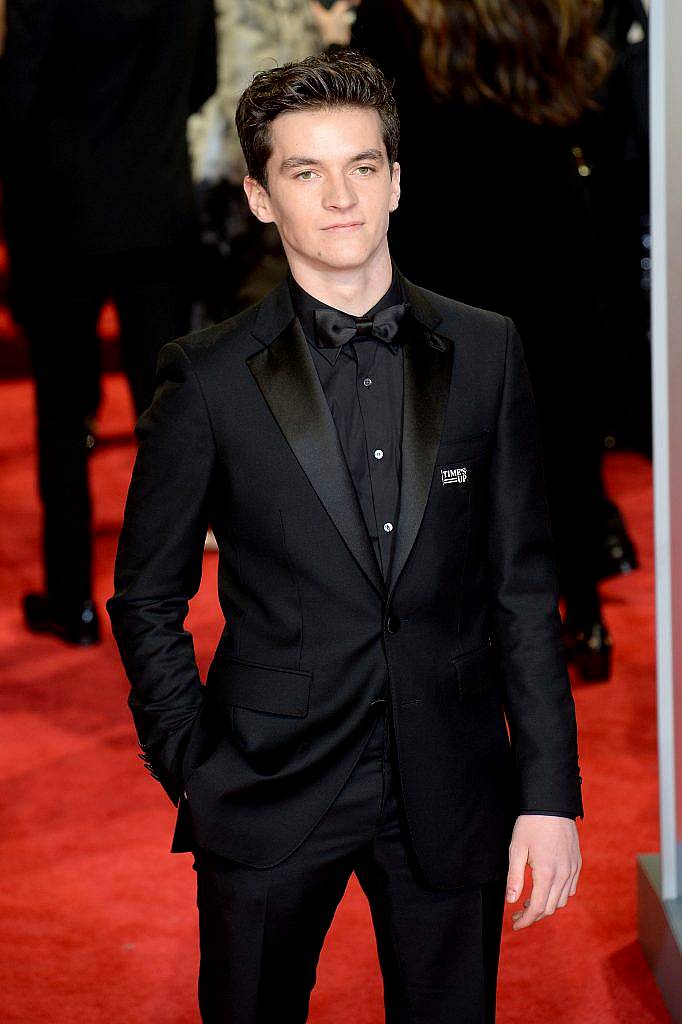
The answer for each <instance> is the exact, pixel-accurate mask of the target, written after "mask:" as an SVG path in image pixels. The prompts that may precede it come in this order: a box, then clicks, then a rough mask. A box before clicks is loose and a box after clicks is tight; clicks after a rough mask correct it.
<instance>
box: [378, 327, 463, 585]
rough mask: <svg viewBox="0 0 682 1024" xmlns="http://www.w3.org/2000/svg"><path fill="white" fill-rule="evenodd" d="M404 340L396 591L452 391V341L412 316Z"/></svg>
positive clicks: (420, 515)
mask: <svg viewBox="0 0 682 1024" xmlns="http://www.w3.org/2000/svg"><path fill="white" fill-rule="evenodd" d="M412 323H413V328H412V333H411V336H410V338H409V339H408V340H407V341H406V342H405V361H404V367H405V369H404V374H405V377H404V391H403V394H404V406H403V439H402V472H401V485H400V514H399V516H398V526H397V531H396V540H395V548H394V551H393V558H392V561H391V571H390V578H389V582H390V591H391V593H392V592H393V589H394V588H395V585H396V583H397V582H398V577H399V576H400V573H401V572H402V570H403V568H404V566H405V563H406V562H407V559H408V558H409V555H410V552H411V551H412V548H413V546H414V542H415V540H416V539H417V534H418V532H419V527H420V526H421V522H422V519H423V518H424V511H425V509H426V503H427V501H428V497H429V491H430V490H431V480H432V478H433V469H434V466H435V464H436V456H437V453H438V447H439V445H440V439H441V434H442V431H443V420H444V417H445V407H446V404H447V400H448V394H449V391H450V376H451V373H452V353H453V344H452V342H451V341H450V339H448V338H443V337H442V336H441V335H434V334H433V333H432V331H431V330H430V328H429V327H427V326H426V325H425V324H424V323H423V322H418V321H417V320H413V321H412Z"/></svg>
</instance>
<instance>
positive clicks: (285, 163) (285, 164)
mask: <svg viewBox="0 0 682 1024" xmlns="http://www.w3.org/2000/svg"><path fill="white" fill-rule="evenodd" d="M319 163H320V161H319V160H316V159H315V158H314V157H312V156H288V157H287V158H286V160H282V163H281V164H280V165H279V169H280V171H288V170H290V168H292V167H317V166H318V165H319Z"/></svg>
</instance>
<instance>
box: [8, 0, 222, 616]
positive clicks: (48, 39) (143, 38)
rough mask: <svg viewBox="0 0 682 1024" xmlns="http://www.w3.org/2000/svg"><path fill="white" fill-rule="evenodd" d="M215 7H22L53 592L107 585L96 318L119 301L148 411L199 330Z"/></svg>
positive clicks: (11, 104)
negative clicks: (94, 453)
mask: <svg viewBox="0 0 682 1024" xmlns="http://www.w3.org/2000/svg"><path fill="white" fill-rule="evenodd" d="M215 79H216V59H215V29H214V21H213V6H212V3H211V0H170V2H168V0H136V2H135V3H125V2H122V0H121V2H117V0H101V2H98V3H88V2H85V0H10V2H9V5H8V35H7V48H6V53H5V56H4V58H3V61H2V86H1V97H2V126H3V135H4V143H5V145H4V156H3V161H2V173H3V183H4V206H5V219H6V230H7V238H8V243H9V249H10V261H11V302H12V306H13V310H14V312H15V315H16V316H17V318H18V319H19V320H20V321H21V322H22V323H23V325H24V327H25V329H26V333H27V335H28V339H29V343H30V348H31V356H32V361H33V367H34V372H35V380H36V395H37V413H38V435H39V456H40V485H41V495H42V499H43V504H44V511H45V562H46V585H47V592H48V595H49V597H50V599H51V600H52V601H53V602H55V603H56V604H58V605H68V604H73V603H75V604H78V603H79V602H82V601H83V600H84V599H85V598H86V597H88V596H89V595H90V593H91V572H90V560H91V553H90V548H91V545H90V502H89V494H88V485H87V466H86V447H85V439H86V435H87V425H86V424H87V420H88V417H91V416H92V415H93V414H94V413H95V411H96V409H97V404H98V401H99V380H98V376H99V358H98V345H97V338H96V324H97V319H98V315H99V312H100V309H101V307H102V304H103V302H104V301H105V299H106V298H107V297H109V296H111V297H113V299H114V301H115V302H116V305H117V308H118V313H119V318H120V321H121V345H122V358H123V365H124V368H125V370H126V373H127V375H128V379H129V381H130V385H131V391H132V395H133V400H134V404H135V406H136V409H137V411H138V413H139V412H141V411H142V409H144V408H146V406H147V405H148V404H149V401H150V400H151V396H152V392H153V377H154V368H155V364H156V358H157V356H158V351H159V349H160V348H161V346H162V345H163V344H164V343H165V342H166V341H169V340H170V339H171V338H173V337H176V336H177V335H179V334H182V333H184V332H186V331H187V329H188V326H189V310H190V301H191V281H190V277H191V275H190V268H191V248H192V246H193V244H194V239H195V231H196V223H195V211H194V204H193V194H192V183H191V178H190V171H189V161H188V153H187V144H186V138H185V132H186V122H187V117H188V115H189V114H190V113H191V112H192V111H193V110H195V109H196V108H197V107H198V106H199V105H200V104H201V103H202V102H203V101H204V100H205V99H206V98H207V97H208V96H209V95H210V94H211V93H212V91H213V89H214V88H215Z"/></svg>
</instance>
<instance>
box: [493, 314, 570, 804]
mask: <svg viewBox="0 0 682 1024" xmlns="http://www.w3.org/2000/svg"><path fill="white" fill-rule="evenodd" d="M490 488H491V492H490V505H489V508H490V519H489V571H490V579H491V584H492V605H493V623H494V627H493V628H494V634H495V641H496V644H497V646H498V649H499V653H500V661H501V671H502V674H503V680H504V688H505V712H506V716H507V721H508V724H509V732H510V739H511V745H512V754H513V758H514V764H515V771H516V783H517V799H518V807H519V809H522V810H524V811H537V812H552V811H553V812H556V813H560V814H562V815H566V816H574V815H579V816H580V817H582V815H583V807H582V800H581V790H580V784H581V781H582V780H581V778H580V776H579V773H578V744H577V729H576V720H575V707H574V703H573V696H572V694H571V686H570V680H569V677H568V671H567V669H566V661H565V657H564V652H563V644H562V640H561V619H560V616H559V610H558V598H559V592H558V582H557V574H556V565H555V559H554V548H553V541H552V536H551V530H550V523H549V514H548V508H547V502H546V498H545V490H544V480H543V473H542V465H541V450H540V438H539V433H538V425H537V418H536V412H535V404H534V401H533V396H532V391H531V385H530V380H529V377H528V372H527V369H526V365H525V362H524V357H523V348H522V345H521V339H520V338H519V335H518V332H517V331H516V328H515V327H514V324H513V323H512V322H511V321H510V320H507V345H506V358H505V373H504V383H503V387H502V396H501V402H500V410H499V418H498V425H497V436H496V442H495V448H494V452H493V457H492V465H491V476H490Z"/></svg>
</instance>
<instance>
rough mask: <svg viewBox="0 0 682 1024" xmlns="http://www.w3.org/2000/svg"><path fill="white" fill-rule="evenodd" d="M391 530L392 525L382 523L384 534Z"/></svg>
mask: <svg viewBox="0 0 682 1024" xmlns="http://www.w3.org/2000/svg"><path fill="white" fill-rule="evenodd" d="M392 529H393V523H384V530H385V531H386V533H390V532H391V530H392Z"/></svg>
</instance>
